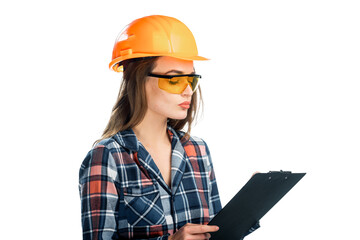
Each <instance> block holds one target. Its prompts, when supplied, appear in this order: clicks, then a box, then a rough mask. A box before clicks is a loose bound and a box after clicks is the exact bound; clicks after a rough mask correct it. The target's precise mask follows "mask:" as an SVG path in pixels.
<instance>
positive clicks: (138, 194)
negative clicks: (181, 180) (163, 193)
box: [124, 185, 165, 227]
mask: <svg viewBox="0 0 360 240" xmlns="http://www.w3.org/2000/svg"><path fill="white" fill-rule="evenodd" d="M124 205H125V215H126V218H127V220H128V223H129V224H130V225H132V226H139V227H140V226H149V225H150V226H151V225H161V224H163V223H165V216H164V210H163V207H162V204H161V198H160V191H159V189H158V188H157V186H156V185H149V186H134V187H127V188H124Z"/></svg>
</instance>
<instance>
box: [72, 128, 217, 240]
mask: <svg viewBox="0 0 360 240" xmlns="http://www.w3.org/2000/svg"><path fill="white" fill-rule="evenodd" d="M167 131H168V134H169V136H170V139H171V147H172V155H171V188H169V186H168V185H167V184H166V183H165V181H164V179H163V177H162V175H161V173H160V171H159V169H158V167H157V166H156V164H155V162H154V160H153V159H152V158H151V156H150V154H149V153H148V152H147V151H146V149H145V148H144V146H143V145H142V144H141V142H140V141H138V139H137V138H136V136H135V134H134V132H133V130H132V129H129V130H125V131H120V132H118V133H117V134H115V135H114V136H113V137H110V138H107V139H104V140H102V141H101V142H99V143H98V144H97V145H96V146H94V148H93V149H91V150H90V151H89V152H88V154H87V155H86V157H85V159H84V161H83V163H82V165H81V168H80V173H79V191H80V197H81V212H82V227H83V238H84V239H92V240H95V239H96V240H101V239H104V240H106V239H153V240H155V239H164V240H165V239H168V236H169V235H170V234H173V233H174V232H176V231H177V230H178V229H180V228H181V227H182V226H183V225H185V224H186V223H196V224H207V223H208V222H209V221H210V220H211V219H212V218H213V217H214V216H215V215H216V214H217V213H218V212H219V211H220V210H221V202H220V198H219V194H218V189H217V184H216V179H215V174H214V170H213V165H212V161H211V157H210V152H209V149H208V147H207V145H206V143H205V142H204V141H203V140H202V139H200V138H196V137H191V138H190V139H189V140H188V141H186V142H185V141H181V140H180V139H181V137H182V136H183V135H184V132H181V131H180V132H176V131H175V130H174V129H172V128H171V127H170V126H168V127H167Z"/></svg>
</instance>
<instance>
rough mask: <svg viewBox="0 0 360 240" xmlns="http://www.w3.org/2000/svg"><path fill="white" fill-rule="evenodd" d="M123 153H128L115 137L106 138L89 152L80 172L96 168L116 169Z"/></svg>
mask: <svg viewBox="0 0 360 240" xmlns="http://www.w3.org/2000/svg"><path fill="white" fill-rule="evenodd" d="M122 153H126V150H125V149H124V148H123V147H122V146H121V145H120V144H119V143H118V142H117V141H116V140H115V139H114V138H113V137H109V138H105V139H103V140H101V141H100V142H98V143H96V144H95V145H94V146H93V147H92V148H91V149H90V150H89V151H88V152H87V154H86V156H85V158H84V160H83V161H82V164H81V167H80V172H81V171H82V170H84V169H87V168H91V167H94V166H108V167H110V168H114V169H115V168H116V165H118V164H119V156H120V157H121V155H122Z"/></svg>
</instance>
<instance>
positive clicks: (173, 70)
mask: <svg viewBox="0 0 360 240" xmlns="http://www.w3.org/2000/svg"><path fill="white" fill-rule="evenodd" d="M169 73H177V74H184V72H183V71H179V70H175V69H172V70H170V71H167V72H166V73H165V74H169ZM189 74H195V71H193V72H191V73H189Z"/></svg>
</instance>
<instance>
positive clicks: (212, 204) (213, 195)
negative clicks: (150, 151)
mask: <svg viewBox="0 0 360 240" xmlns="http://www.w3.org/2000/svg"><path fill="white" fill-rule="evenodd" d="M203 141H204V140H203ZM204 144H205V149H206V154H207V156H208V160H209V162H208V164H209V166H208V169H209V179H210V186H209V192H210V195H209V215H210V220H211V219H212V218H213V217H215V215H216V214H217V213H218V212H220V210H221V209H222V207H221V201H220V195H219V191H218V187H217V183H216V177H215V171H214V168H213V163H212V159H211V154H210V150H209V148H208V146H207V144H206V142H205V141H204Z"/></svg>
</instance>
